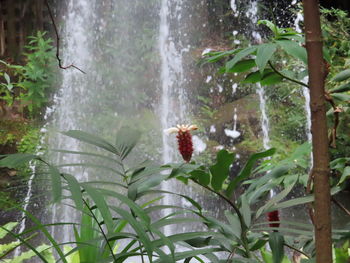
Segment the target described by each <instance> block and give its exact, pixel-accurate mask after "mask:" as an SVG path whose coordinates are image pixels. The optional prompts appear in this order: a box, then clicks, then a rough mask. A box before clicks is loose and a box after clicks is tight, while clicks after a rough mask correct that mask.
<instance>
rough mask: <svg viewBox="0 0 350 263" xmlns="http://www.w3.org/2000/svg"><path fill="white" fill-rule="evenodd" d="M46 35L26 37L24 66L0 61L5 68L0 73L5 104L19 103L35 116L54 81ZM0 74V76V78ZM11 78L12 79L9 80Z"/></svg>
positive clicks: (50, 50)
mask: <svg viewBox="0 0 350 263" xmlns="http://www.w3.org/2000/svg"><path fill="white" fill-rule="evenodd" d="M45 35H46V32H40V31H38V32H37V34H36V35H35V36H30V37H28V39H29V43H28V45H27V46H25V48H26V53H24V54H23V56H24V61H25V64H24V65H11V64H8V63H6V62H4V61H0V62H1V63H2V64H3V66H4V67H5V71H4V72H2V73H1V75H2V76H3V78H4V80H5V81H4V82H2V83H1V84H0V87H1V88H2V89H1V92H2V93H3V94H4V96H3V97H2V99H4V100H5V101H6V102H7V104H8V105H12V104H13V103H14V101H19V102H20V104H21V105H22V107H23V108H27V109H28V110H29V112H30V113H31V114H32V115H36V114H38V113H39V111H40V110H41V109H42V108H43V107H44V106H45V105H47V102H48V96H49V91H50V89H51V87H52V85H53V81H54V70H53V65H54V53H53V45H52V40H51V39H50V38H46V37H45ZM1 75H0V76H1ZM10 76H12V77H10Z"/></svg>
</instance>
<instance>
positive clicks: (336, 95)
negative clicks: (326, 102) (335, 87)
mask: <svg viewBox="0 0 350 263" xmlns="http://www.w3.org/2000/svg"><path fill="white" fill-rule="evenodd" d="M331 96H332V98H335V99H337V100H340V101H345V102H348V101H350V94H347V93H332V94H331Z"/></svg>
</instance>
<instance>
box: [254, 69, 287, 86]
mask: <svg viewBox="0 0 350 263" xmlns="http://www.w3.org/2000/svg"><path fill="white" fill-rule="evenodd" d="M282 80H283V77H282V76H281V75H279V74H277V73H276V72H269V73H267V74H265V75H264V76H263V78H262V79H261V81H260V84H261V85H262V86H270V85H275V84H277V83H280V82H282Z"/></svg>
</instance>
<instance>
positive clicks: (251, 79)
mask: <svg viewBox="0 0 350 263" xmlns="http://www.w3.org/2000/svg"><path fill="white" fill-rule="evenodd" d="M261 78H262V75H261V74H260V71H255V72H252V73H249V74H248V75H247V76H246V77H245V79H244V80H242V81H241V83H257V82H259V81H261Z"/></svg>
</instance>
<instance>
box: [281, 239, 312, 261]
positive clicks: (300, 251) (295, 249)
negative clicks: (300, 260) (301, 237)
mask: <svg viewBox="0 0 350 263" xmlns="http://www.w3.org/2000/svg"><path fill="white" fill-rule="evenodd" d="M283 245H284V246H285V247H288V248H290V249H292V250H294V251H296V252H298V253H300V254H302V255H304V256H305V257H307V258H310V256H309V255H308V254H306V253H305V252H304V251H302V250H300V249H298V248H296V247H293V246H291V245H289V244H287V243H283Z"/></svg>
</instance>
